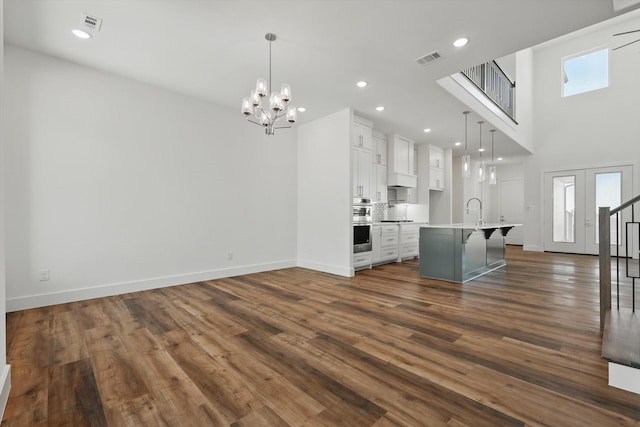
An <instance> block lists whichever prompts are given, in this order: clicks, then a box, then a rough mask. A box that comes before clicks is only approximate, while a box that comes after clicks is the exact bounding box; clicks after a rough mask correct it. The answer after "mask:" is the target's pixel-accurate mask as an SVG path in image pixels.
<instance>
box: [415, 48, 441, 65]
mask: <svg viewBox="0 0 640 427" xmlns="http://www.w3.org/2000/svg"><path fill="white" fill-rule="evenodd" d="M442 58H444V57H443V56H442V55H440V54H439V53H438V51H433V52H431V53H427V54H426V55H424V56H421V57H420V58H416V62H417V63H418V64H420V65H429V64H433V63H434V62H436V61H438V60H440V59H442Z"/></svg>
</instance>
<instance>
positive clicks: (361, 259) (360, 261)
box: [353, 252, 372, 270]
mask: <svg viewBox="0 0 640 427" xmlns="http://www.w3.org/2000/svg"><path fill="white" fill-rule="evenodd" d="M371 255H372V253H371V252H359V253H357V254H353V268H354V269H356V270H360V269H363V268H371Z"/></svg>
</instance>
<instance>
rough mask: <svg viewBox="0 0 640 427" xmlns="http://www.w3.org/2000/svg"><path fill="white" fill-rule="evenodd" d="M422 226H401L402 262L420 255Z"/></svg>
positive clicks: (400, 257)
mask: <svg viewBox="0 0 640 427" xmlns="http://www.w3.org/2000/svg"><path fill="white" fill-rule="evenodd" d="M419 234H420V225H418V224H400V256H399V257H398V258H399V259H400V260H403V259H408V258H415V257H417V256H418V254H419V241H420V235H419Z"/></svg>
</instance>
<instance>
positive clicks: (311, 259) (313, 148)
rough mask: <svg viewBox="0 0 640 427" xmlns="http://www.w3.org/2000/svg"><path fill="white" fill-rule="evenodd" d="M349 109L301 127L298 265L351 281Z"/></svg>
mask: <svg viewBox="0 0 640 427" xmlns="http://www.w3.org/2000/svg"><path fill="white" fill-rule="evenodd" d="M352 119H353V112H352V111H351V110H350V109H345V110H341V111H338V112H337V113H334V114H331V115H329V116H327V117H324V118H321V119H318V120H315V121H313V122H311V123H306V124H304V125H302V126H300V127H298V265H300V266H301V267H306V268H312V269H315V270H320V271H325V272H328V273H333V274H339V275H342V276H352V275H353V267H352V246H353V231H352V230H351V220H350V218H351V206H352V203H351V202H352V199H351V193H350V192H351V185H349V183H350V182H351V161H350V156H351V142H350V139H349V135H350V132H351V122H352Z"/></svg>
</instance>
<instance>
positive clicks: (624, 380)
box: [609, 362, 640, 394]
mask: <svg viewBox="0 0 640 427" xmlns="http://www.w3.org/2000/svg"><path fill="white" fill-rule="evenodd" d="M609 385H610V386H611V387H616V388H620V389H622V390H626V391H630V392H631V393H636V394H640V369H636V368H632V367H630V366H626V365H620V364H618V363H612V362H609Z"/></svg>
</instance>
